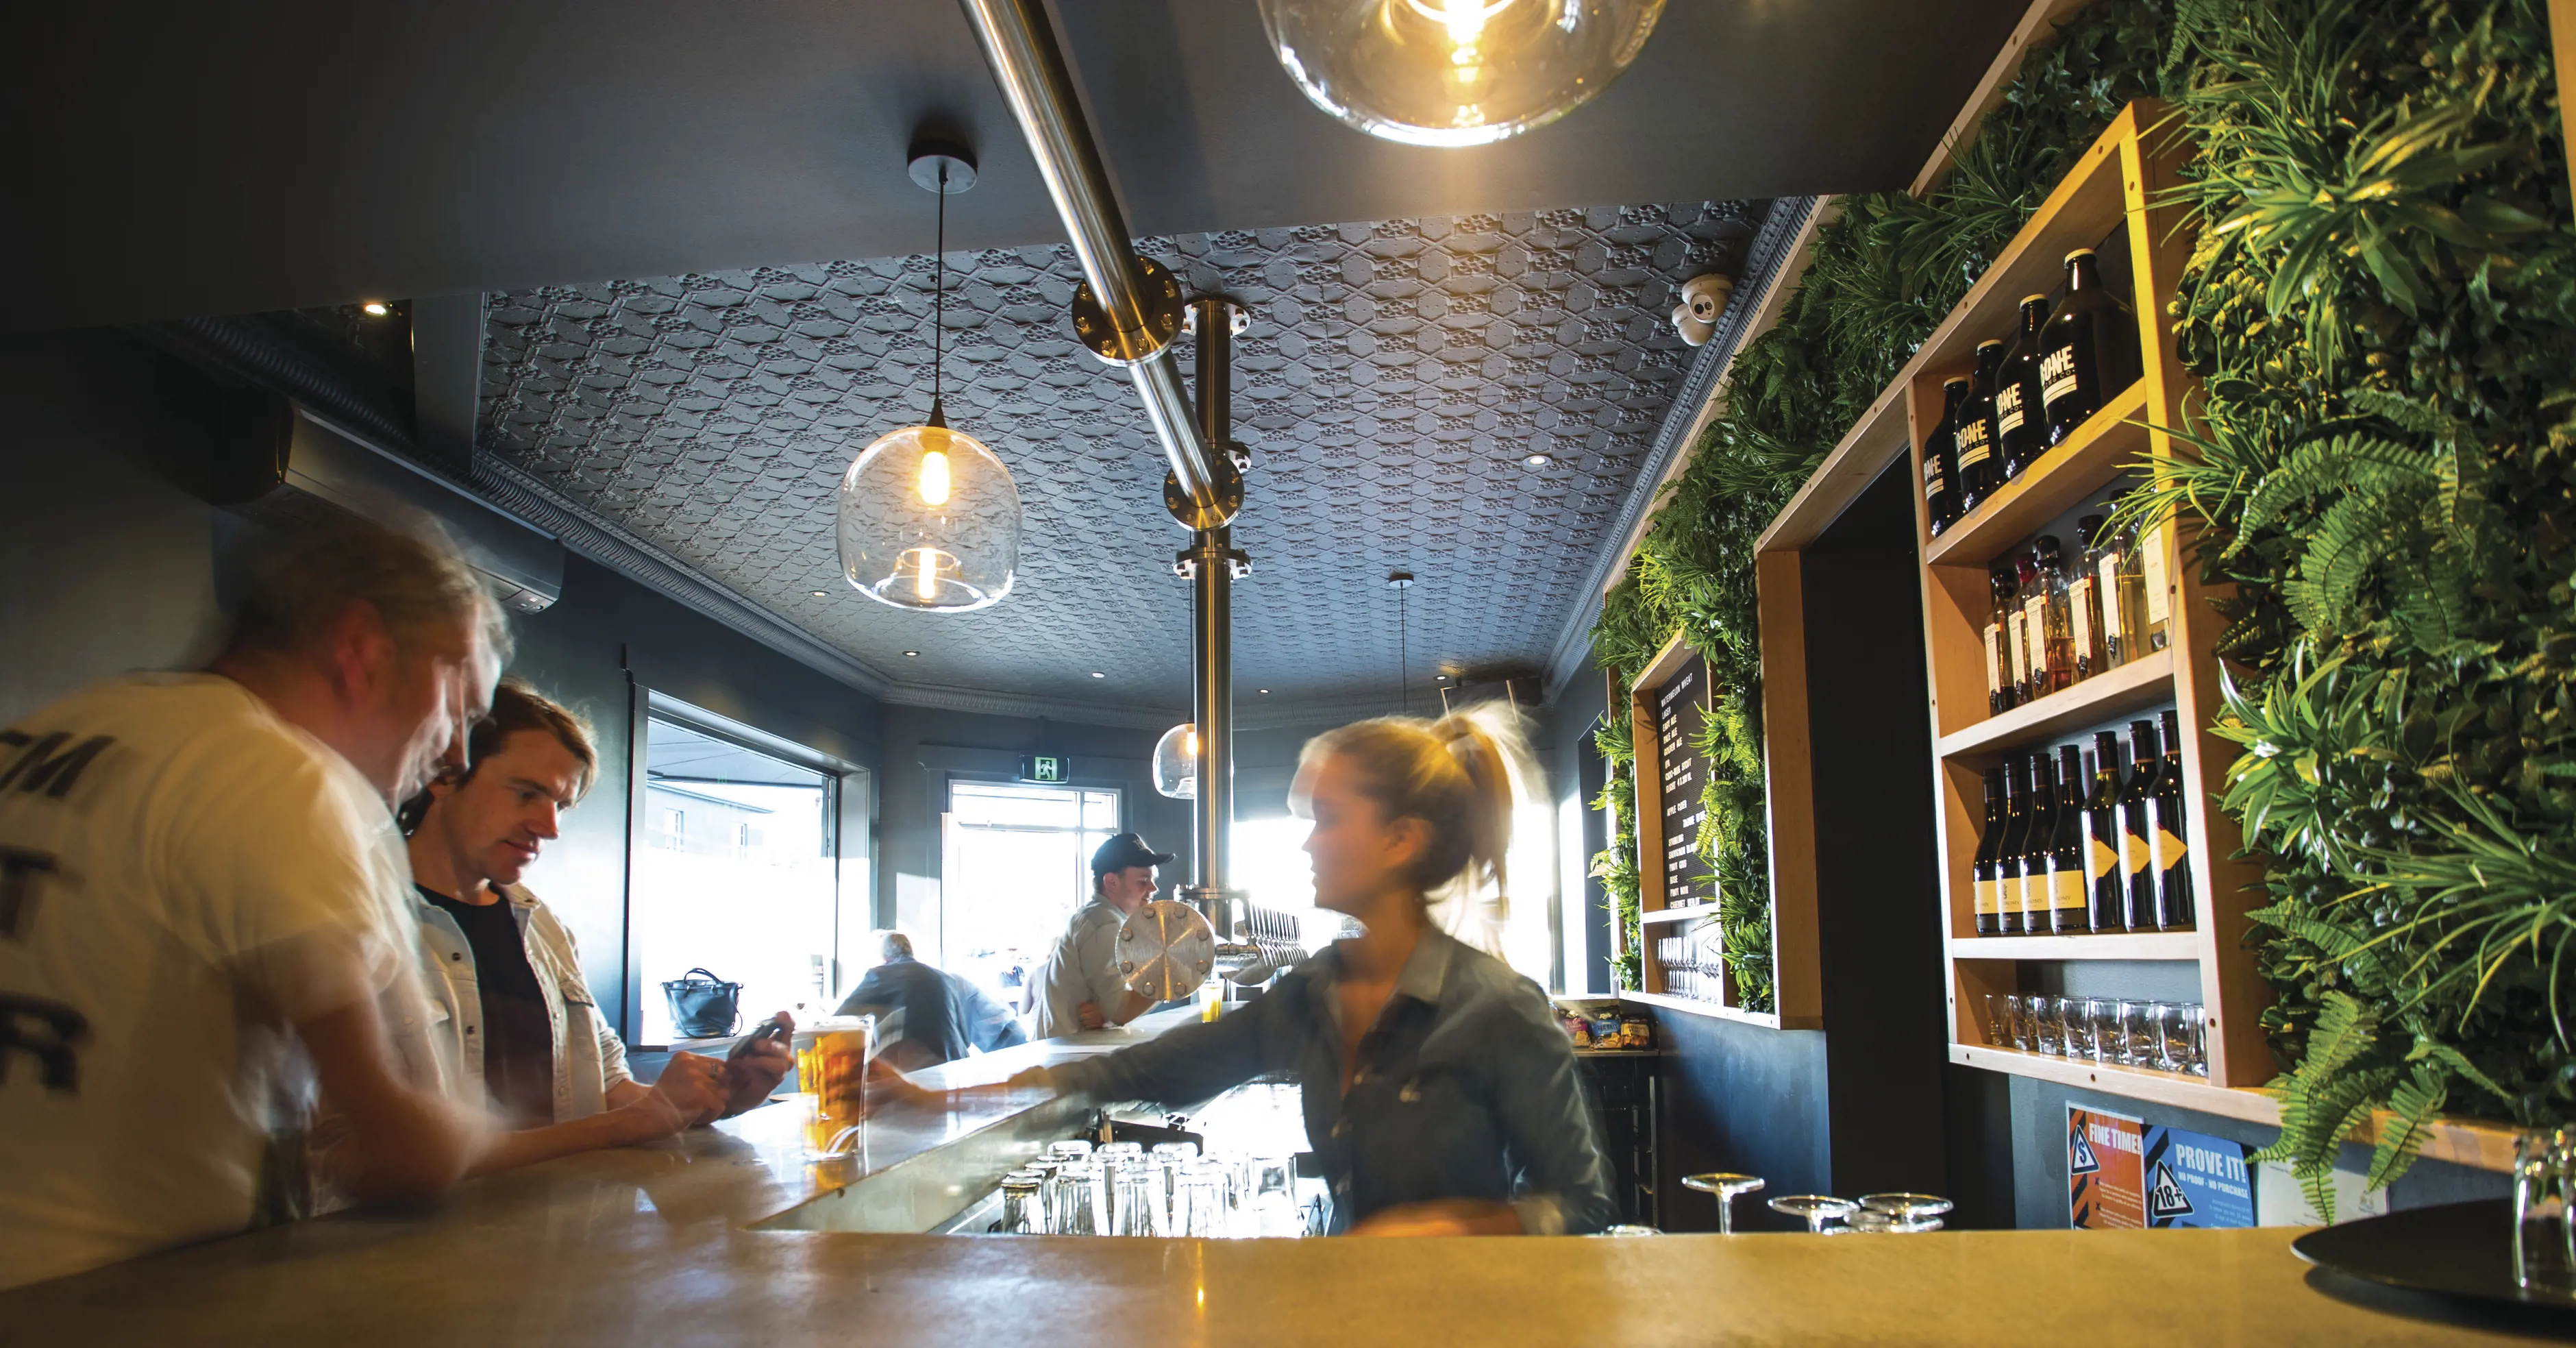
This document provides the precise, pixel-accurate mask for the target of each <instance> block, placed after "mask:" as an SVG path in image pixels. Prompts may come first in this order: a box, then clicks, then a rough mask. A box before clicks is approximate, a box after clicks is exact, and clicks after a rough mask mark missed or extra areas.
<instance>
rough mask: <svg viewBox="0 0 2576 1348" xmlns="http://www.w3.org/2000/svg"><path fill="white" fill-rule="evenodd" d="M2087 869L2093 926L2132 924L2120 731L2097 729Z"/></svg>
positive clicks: (2087, 802)
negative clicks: (2123, 862)
mask: <svg viewBox="0 0 2576 1348" xmlns="http://www.w3.org/2000/svg"><path fill="white" fill-rule="evenodd" d="M2084 873H2085V876H2086V879H2087V881H2088V883H2089V885H2090V888H2091V889H2092V892H2093V930H2095V931H2120V930H2123V929H2125V928H2127V926H2128V925H2129V876H2128V872H2126V871H2123V870H2121V869H2120V735H2119V732H2117V731H2112V730H2096V731H2094V732H2093V794H2091V795H2090V796H2087V797H2085V799H2084Z"/></svg>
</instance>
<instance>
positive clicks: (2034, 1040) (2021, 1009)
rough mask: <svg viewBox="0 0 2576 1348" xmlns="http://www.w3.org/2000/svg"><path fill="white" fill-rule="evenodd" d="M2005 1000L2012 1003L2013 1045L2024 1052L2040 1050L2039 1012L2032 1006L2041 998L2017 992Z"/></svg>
mask: <svg viewBox="0 0 2576 1348" xmlns="http://www.w3.org/2000/svg"><path fill="white" fill-rule="evenodd" d="M2005 1000H2006V1001H2007V1002H2009V1003H2011V1005H2012V1039H2013V1047H2014V1048H2017V1049H2020V1050H2021V1051H2022V1052H2024V1053H2037V1052H2039V1024H2038V1018H2039V1013H2038V1012H2037V1011H2036V1010H2034V1009H2033V1007H2032V1003H2034V1002H2036V1001H2037V1000H2039V999H2038V998H2036V997H2033V996H2031V995H2029V994H2028V993H2021V992H2016V993H2014V994H2013V995H2012V996H2010V997H2008V998H2006V999H2005Z"/></svg>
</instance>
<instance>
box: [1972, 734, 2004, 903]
mask: <svg viewBox="0 0 2576 1348" xmlns="http://www.w3.org/2000/svg"><path fill="white" fill-rule="evenodd" d="M2003 847H2004V770H2003V769H2002V768H1988V769H1986V824H1985V827H1984V828H1983V829H1981V830H1979V831H1978V833H1977V858H1976V860H1975V861H1974V862H1973V863H1971V866H1970V872H1971V874H1972V875H1973V876H1974V877H1975V879H1976V883H1977V934H1978V935H1979V936H2001V935H2003V934H2004V916H2003V914H2004V908H2003V885H2002V883H2001V882H1999V881H1998V880H1996V879H1995V857H1996V856H1997V855H1998V854H1999V853H2001V852H2002V851H2003Z"/></svg>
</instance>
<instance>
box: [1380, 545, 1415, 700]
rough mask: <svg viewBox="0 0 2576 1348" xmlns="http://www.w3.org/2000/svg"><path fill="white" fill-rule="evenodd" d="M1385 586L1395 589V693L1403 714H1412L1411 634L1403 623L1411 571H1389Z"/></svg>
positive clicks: (1411, 586)
mask: <svg viewBox="0 0 2576 1348" xmlns="http://www.w3.org/2000/svg"><path fill="white" fill-rule="evenodd" d="M1386 587H1387V588H1388V589H1390V590H1393V591H1395V695H1396V698H1397V700H1398V701H1399V702H1400V703H1401V704H1402V705H1403V708H1404V714H1405V715H1407V716H1411V715H1412V714H1413V636H1412V633H1411V632H1410V631H1409V630H1408V629H1407V627H1406V625H1405V613H1404V592H1405V591H1407V590H1410V589H1412V588H1413V573H1412V572H1410V571H1389V572H1387V573H1386Z"/></svg>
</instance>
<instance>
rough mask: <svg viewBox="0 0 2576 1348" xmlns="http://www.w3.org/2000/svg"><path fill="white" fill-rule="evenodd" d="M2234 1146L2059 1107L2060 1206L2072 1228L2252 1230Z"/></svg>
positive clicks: (2245, 1180)
mask: <svg viewBox="0 0 2576 1348" xmlns="http://www.w3.org/2000/svg"><path fill="white" fill-rule="evenodd" d="M2245 1156H2246V1147H2245V1144H2244V1143H2241V1142H2230V1141H2228V1140H2227V1139H2225V1138H2218V1137H2211V1136H2209V1135H2208V1134H2206V1133H2195V1132H2192V1131H2190V1130H2189V1129H2184V1128H2166V1127H2161V1126H2157V1127H2149V1126H2147V1125H2145V1124H2143V1123H2141V1122H2140V1121H2138V1120H2136V1119H2133V1118H2130V1117H2128V1116H2127V1115H2124V1114H2112V1113H2107V1112H2105V1111H2103V1110H2098V1109H2085V1108H2082V1107H2080V1106H2076V1105H2069V1106H2067V1108H2066V1209H2067V1219H2068V1224H2069V1225H2072V1226H2074V1227H2075V1228H2076V1229H2078V1230H2087V1231H2104V1230H2114V1229H2121V1228H2127V1229H2132V1230H2134V1229H2136V1228H2138V1227H2142V1226H2153V1227H2166V1226H2191V1227H2248V1226H2252V1225H2254V1182H2253V1178H2252V1167H2251V1166H2249V1165H2248V1164H2247V1163H2246V1160H2245Z"/></svg>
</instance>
